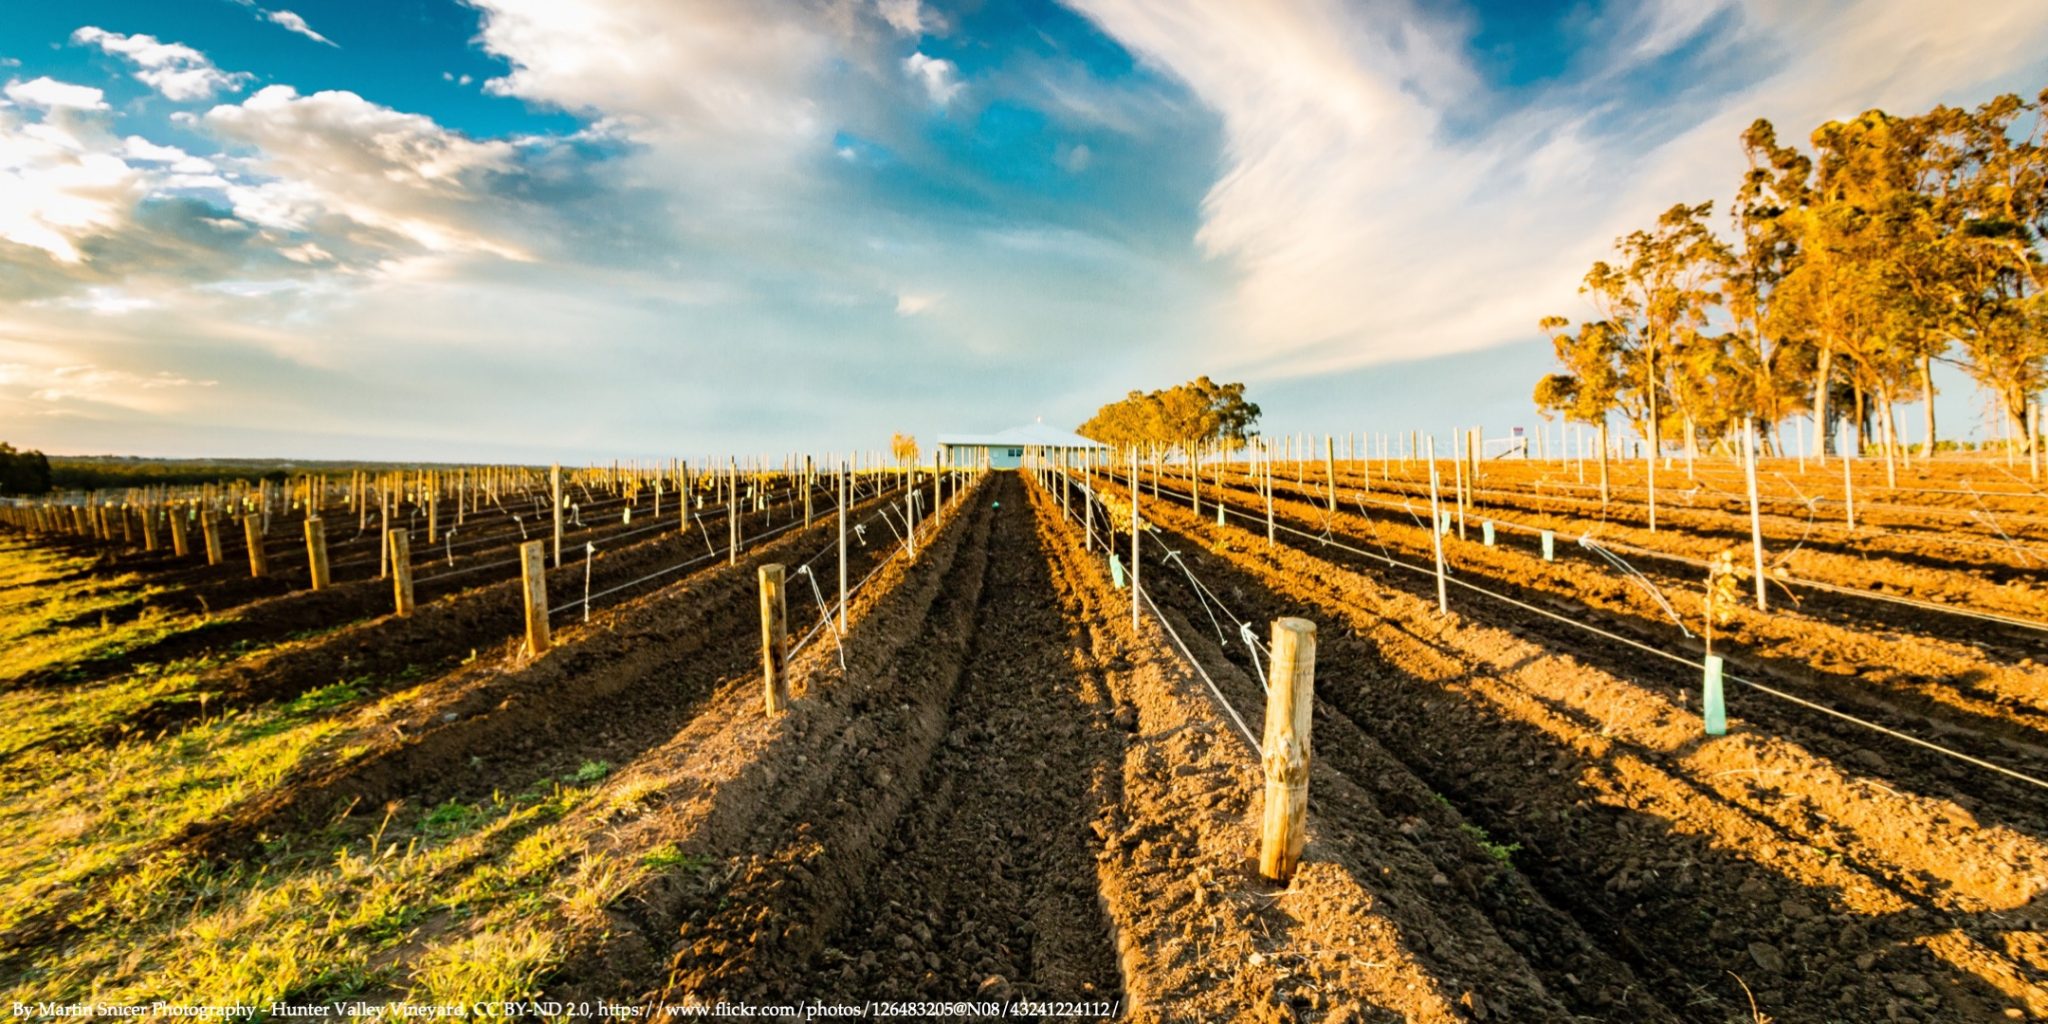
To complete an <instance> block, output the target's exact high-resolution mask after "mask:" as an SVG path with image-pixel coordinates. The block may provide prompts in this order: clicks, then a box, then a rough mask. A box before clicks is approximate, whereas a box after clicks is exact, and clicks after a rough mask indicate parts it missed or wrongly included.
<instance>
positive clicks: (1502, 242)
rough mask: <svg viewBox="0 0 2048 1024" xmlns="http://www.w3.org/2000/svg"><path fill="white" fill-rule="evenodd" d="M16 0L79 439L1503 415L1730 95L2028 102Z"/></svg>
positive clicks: (1679, 180)
mask: <svg viewBox="0 0 2048 1024" xmlns="http://www.w3.org/2000/svg"><path fill="white" fill-rule="evenodd" d="M14 7H15V9H13V10H10V12H9V15H8V17H7V19H6V20H5V21H4V22H0V61H4V62H5V63H4V66H0V438H5V439H7V440H10V441H13V442H15V443H18V444H28V445H32V446H39V447H43V448H45V449H47V450H50V451H58V452H99V451H121V452H134V453H141V454H164V455H198V454H221V455H228V454H234V455H297V456H307V457H321V456H332V457H388V458H447V459H462V458H474V459H526V460H542V461H544V460H548V459H554V458H564V459H578V458H609V457H613V456H622V457H634V456H648V457H654V456H667V455H672V454H693V453H707V452H719V451H732V450H741V451H781V450H787V449H791V448H802V449H805V450H813V451H823V450H826V449H839V450H844V449H846V448H850V447H861V448H875V447H880V446H881V445H882V444H883V443H884V442H885V440H886V438H887V436H888V435H889V433H890V432H892V431H896V430H907V431H912V432H915V433H918V434H920V435H930V434H933V433H937V432H940V431H970V430H984V429H996V428H1001V427H1005V426H1010V425H1014V424H1016V423H1018V422H1024V421H1028V420H1030V419H1032V418H1034V417H1042V418H1044V419H1045V420H1046V421H1047V422H1049V423H1055V424H1059V425H1063V426H1071V425H1073V424H1075V423H1078V422H1079V421H1080V420H1082V419H1084V418H1085V417H1086V416H1087V415H1088V414H1089V413H1090V412H1091V411H1092V410H1093V409H1094V408H1095V406H1097V405H1099V404H1100V403H1102V402H1104V401H1107V400H1110V399H1113V398H1115V397H1116V396H1118V395H1120V394H1122V393H1123V392H1124V391H1125V390H1127V389H1130V388H1134V387H1147V388H1149V387H1159V386H1164V385H1168V384H1172V383H1175V382H1177V381H1180V380H1184V379H1187V378H1189V377H1192V376H1194V375H1196V374H1201V373H1209V374H1212V375H1215V376H1219V377H1225V378H1233V379H1243V380H1246V381H1248V382H1249V383H1250V385H1251V393H1252V397H1253V398H1254V399H1255V400H1259V401H1261V402H1262V404H1264V405H1265V407H1266V409H1267V411H1268V421H1269V424H1270V425H1271V426H1272V427H1273V428H1275V429H1280V430H1285V429H1293V428H1299V429H1307V430H1338V431H1352V430H1355V431H1396V430H1406V429H1410V428H1414V427H1421V428H1425V429H1426V428H1429V427H1432V426H1434V427H1437V428H1439V429H1448V428H1450V427H1452V426H1454V425H1458V424H1463V423H1483V424H1486V425H1488V426H1489V427H1490V428H1491V427H1496V426H1498V427H1499V428H1500V429H1501V430H1502V431H1504V430H1505V428H1506V427H1507V426H1509V425H1513V424H1530V423H1533V422H1534V414H1533V410H1532V409H1531V407H1530V405H1529V401H1528V394H1529V390H1530V388H1531V386H1532V385H1533V383H1534V381H1535V379H1536V377H1538V376H1539V375H1541V374H1542V373H1544V372H1546V371H1547V370H1548V369H1549V367H1548V362H1549V357H1548V352H1547V348H1546V346H1545V345H1544V344H1543V343H1542V342H1541V341H1539V340H1538V339H1537V338H1536V332H1535V330H1534V324H1535V321H1536V319H1537V318H1538V317H1540V316H1542V315H1544V314H1546V313H1551V312H1557V313H1563V314H1565V315H1574V316H1576V315H1582V314H1584V313H1585V312H1586V311H1585V309H1584V308H1583V307H1582V306H1581V304H1580V302H1579V300H1578V299H1577V296H1576V283H1577V280H1578V278H1579V276H1580V275H1582V274H1583V273H1584V270H1585V267H1586V266H1587V265H1588V264H1589V263H1590V262H1591V261H1592V260H1594V259H1597V258H1599V257H1600V256H1601V255H1602V254H1603V252H1604V251H1605V249H1606V247H1607V246H1608V245H1609V244H1610V243H1611V242H1612V240H1613V239H1614V238H1615V237H1616V236H1617V235H1619V234H1622V233H1624V232H1626V231H1627V230H1630V229H1632V228H1634V227H1636V226H1639V225H1641V224H1644V223H1647V222H1649V221H1650V220H1651V219H1652V218H1654V216H1655V214H1656V213H1657V212H1658V211H1659V210H1661V209H1663V208H1664V207H1665V206H1668V205H1670V203H1672V202H1674V201H1677V200H1680V199H1685V200H1691V201H1697V200H1700V199H1706V198H1716V199H1720V200H1722V201H1723V202H1725V200H1726V197H1727V195H1728V194H1729V193H1730V192H1731V191H1732V189H1733V185H1734V182H1735V176H1736V172H1737V168H1738V164H1739V159H1740V157H1739V153H1738V152H1737V150H1736V146H1735V138H1736V134H1737V133H1738V132H1739V131H1740V129H1741V127H1742V126H1744V125H1746V124H1747V123H1748V122H1749V121H1750V120H1751V119H1753V118H1755V117H1758V116H1767V117H1771V118H1772V119H1773V120H1774V121H1776V122H1777V123H1778V124H1779V126H1780V128H1781V131H1782V132H1783V133H1784V134H1785V135H1787V136H1789V137H1800V136H1803V135H1804V134H1805V132H1806V131H1808V130H1809V129H1810V128H1811V127H1812V126H1813V125H1814V124H1816V123H1818V122H1819V121H1821V120H1824V119H1827V118H1833V117H1843V116H1850V115H1853V114H1855V113H1857V112H1860V111H1861V110H1863V109H1866V108H1868V107H1872V106H1882V107H1886V108H1888V109H1894V110H1900V111H1918V110H1921V109H1925V108H1926V107H1928V106H1931V105H1932V104H1934V103H1936V102H1951V103H1970V102H1977V101H1981V100H1982V99H1984V98H1986V97H1988V96H1989V95H1991V94H1993V93H1995V92H1997V91H2003V90H2022V91H2025V92H2028V93H2029V94H2031V93H2032V92H2033V91H2035V90H2037V89H2038V88H2039V87H2040V86H2041V85H2042V84H2044V83H2048V59H2044V58H2043V57H2042V56H2041V55H2043V54H2048V8H2041V7H2039V6H2037V5H2024V4H2009V5H1987V6H1985V7H1983V8H1981V9H1978V10H1975V11H1973V12H1972V14H1971V16H1969V17H1958V16H1956V15H1954V14H1953V13H1949V12H1944V11H1942V10H1938V9H1936V7H1935V6H1934V5H1926V4H1919V3H1903V2H1901V3H1863V4H1854V5H1851V4H1841V3H1824V2H1815V3H1765V2H1761V0H1751V2H1743V0H1723V2H1678V0H1645V2H1616V3H1606V4H1601V3H1589V2H1573V3H1548V2H1542V3H1499V4H1483V5H1472V6H1457V5H1450V4H1441V3H1420V2H1416V3H1399V2H1390V3H1341V4H1340V3H1320V2H1313V0H1300V2H1284V0H1176V2H1165V0H1159V2H1141V0H1071V2H1069V3H1052V2H1041V3H988V2H962V3H945V2H924V0H792V2H780V0H471V2H468V3H455V2H444V0H382V2H370V0H358V2H341V0H331V2H330V0H247V2H238V0H179V2H174V3H142V2H91V0H87V2H77V3H70V4H64V5H34V6H30V5H14ZM1981 407H1982V402H1981V401H1980V400H1979V399H1978V398H1977V397H1976V396H1975V395H1974V394H1973V393H1972V392H1971V390H1970V389H1969V388H1968V386H1967V385H1966V383H1965V382H1963V381H1962V380H1961V379H1960V377H1958V376H1955V375H1950V378H1949V380H1947V381H1946V382H1945V384H1944V395H1943V398H1942V400H1941V412H1942V416H1943V419H1944V420H1945V426H1944V430H1945V432H1961V431H1963V430H1965V429H1967V428H1969V427H1971V426H1973V425H1974V424H1975V423H1976V422H1978V421H1980V420H1981V419H1982V417H1981V415H1980V413H1981ZM1906 422H1909V423H1915V424H1917V422H1918V420H1917V417H1912V416H1909V417H1908V418H1907V420H1906Z"/></svg>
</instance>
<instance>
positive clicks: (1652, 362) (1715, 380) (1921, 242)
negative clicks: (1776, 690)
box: [1534, 91, 2048, 450]
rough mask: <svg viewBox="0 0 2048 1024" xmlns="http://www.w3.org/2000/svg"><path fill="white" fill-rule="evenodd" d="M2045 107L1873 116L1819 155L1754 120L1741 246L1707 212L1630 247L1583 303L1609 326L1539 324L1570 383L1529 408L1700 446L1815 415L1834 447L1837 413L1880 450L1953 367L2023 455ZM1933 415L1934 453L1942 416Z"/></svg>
mask: <svg viewBox="0 0 2048 1024" xmlns="http://www.w3.org/2000/svg"><path fill="white" fill-rule="evenodd" d="M2044 108H2048V91H2043V92H2042V93H2041V94H2040V95H2039V96H2037V97H2036V98H2035V99H2034V100H2033V101H2031V102H2029V101H2027V100H2024V99H2022V98H2021V97H2019V96H2017V95H2004V96H1999V97H1997V98H1995V99H1993V100H1991V101H1990V102H1988V103H1985V104H1983V105H1982V106H1979V107H1977V108H1975V109H1973V110H1970V109H1961V108H1954V107H1947V106H1941V107H1936V108H1935V109H1933V110H1931V111H1928V112H1927V113H1925V114H1921V115H1918V116H1913V117H1900V116H1895V115H1892V114H1888V113H1886V112H1884V111H1882V110H1871V111H1868V112H1865V113H1864V114H1862V115H1860V116H1858V117H1855V118H1852V119H1849V120H1846V121H1830V122H1828V123H1826V124H1823V125H1820V126H1819V127H1817V128H1815V129H1814V131H1813V132H1812V134H1811V136H1810V138H1809V145H1810V149H1809V151H1808V152H1801V151H1800V149H1799V148H1798V147H1797V146H1796V145H1789V144H1781V143H1780V142H1779V139H1778V135H1777V131H1776V129H1775V128H1774V127H1773V126H1772V125H1771V123H1770V122H1769V121H1764V120H1758V121H1756V122H1755V123H1753V124H1751V125H1750V126H1749V128H1748V129H1747V130H1745V131H1744V132H1743V133H1742V136H1741V139H1740V143H1741V146H1742V151H1743V154H1744V156H1745V157H1746V158H1747V159H1746V163H1747V167H1746V168H1745V170H1744V172H1743V175H1742V178H1741V180H1740V181H1739V182H1738V183H1737V189H1736V192H1735V198H1734V202H1733V203H1732V204H1731V206H1730V209H1729V214H1728V216H1729V220H1730V226H1731V227H1732V229H1733V230H1732V231H1731V233H1730V236H1729V239H1728V240H1727V241H1723V240H1722V239H1721V238H1720V237H1718V236H1717V235H1716V234H1715V233H1714V231H1713V229H1712V227H1711V226H1710V224H1709V217H1710V215H1711V214H1712V210H1713V205H1712V203H1710V202H1708V203H1699V204H1696V205H1689V204H1684V203H1681V204H1679V205H1677V206H1673V207H1671V208H1670V209H1669V210H1667V211H1666V212H1665V213H1664V214H1663V215H1662V216H1660V217H1659V218H1658V221H1657V223H1656V225H1655V227H1653V228H1651V229H1649V230H1645V231H1636V232H1633V233H1631V234H1629V235H1627V236H1625V237H1623V238H1621V239H1618V240H1617V241H1616V249H1617V253H1618V258H1617V259H1614V260H1611V261H1610V260H1602V261H1599V262H1596V263H1595V264H1593V267H1592V269H1591V270H1590V271H1588V272H1587V274H1586V277H1585V283H1584V286H1583V287H1582V288H1581V289H1580V293H1581V294H1582V295H1585V296H1587V297H1588V298H1589V299H1590V300H1591V304H1592V306H1593V307H1594V309H1595V310H1596V311H1597V316H1596V317H1595V318H1594V319H1592V320H1589V321H1588V322H1586V323H1582V324H1581V325H1580V326H1579V327H1578V329H1577V330H1576V331H1566V330H1564V328H1567V327H1568V326H1569V324H1568V322H1567V321H1566V320H1565V319H1564V318H1562V317H1546V318H1544V319H1543V321H1542V328H1543V330H1544V333H1545V334H1546V335H1548V336H1550V338H1551V341H1552V345H1553V347H1554V348H1555V349H1556V352H1557V357H1558V362H1559V364H1560V372H1558V373H1554V374H1551V375H1549V376H1547V377H1545V378H1544V379H1543V380H1542V381H1540V382H1539V383H1538V384H1537V387H1536V390H1535V394H1534V398H1535V401H1536V405H1537V407H1538V408H1539V409H1541V410H1542V411H1543V412H1545V413H1546V414H1550V413H1562V414H1564V415H1565V416H1567V417H1568V418H1570V419H1574V420H1579V421H1582V422H1587V423H1597V422H1602V421H1604V420H1605V419H1606V417H1607V416H1608V415H1609V414H1610V413H1612V412H1620V413H1621V414H1622V415H1623V417H1624V418H1625V419H1627V420H1628V421H1629V422H1630V423H1631V424H1633V425H1634V426H1635V428H1636V430H1637V432H1638V433H1639V434H1640V435H1641V436H1643V437H1644V438H1645V439H1647V440H1650V441H1652V442H1653V443H1655V442H1656V441H1657V440H1658V439H1659V438H1661V437H1677V438H1679V439H1680V440H1681V441H1682V443H1683V444H1685V445H1686V446H1688V447H1690V446H1692V445H1694V444H1695V443H1697V442H1698V441H1700V440H1702V439H1713V438H1716V437H1726V436H1728V435H1729V434H1730V433H1732V431H1734V430H1735V429H1738V428H1739V426H1740V425H1741V423H1742V422H1743V421H1744V420H1745V419H1748V418H1751V417H1753V418H1755V419H1756V420H1757V422H1758V424H1759V426H1760V427H1761V428H1763V429H1764V431H1765V432H1766V436H1767V437H1768V435H1769V432H1770V430H1771V428H1772V427H1773V426H1774V425H1779V424H1783V423H1784V422H1785V421H1787V420H1789V419H1790V418H1791V417H1793V416H1796V415H1801V414H1810V415H1811V416H1812V417H1813V420H1814V424H1815V431H1816V437H1815V441H1816V445H1817V446H1818V447H1820V448H1821V449H1822V450H1828V449H1829V448H1831V447H1832V439H1833V430H1832V424H1833V423H1834V422H1836V421H1837V420H1839V419H1845V418H1846V419H1848V420H1849V422H1850V423H1852V424H1853V425H1854V426H1855V428H1856V430H1857V435H1858V437H1859V438H1866V437H1869V436H1871V435H1873V434H1874V435H1875V437H1876V440H1878V441H1879V442H1881V443H1884V444H1885V445H1886V446H1887V450H1890V449H1893V448H1896V447H1898V444H1899V431H1898V430H1897V428H1896V426H1895V425H1894V423H1893V421H1892V405H1893V404H1894V403H1896V402H1900V401H1916V400H1922V399H1926V398H1928V397H1930V394H1931V391H1932V388H1933V375H1932V370H1931V365H1932V363H1933V362H1934V361H1935V360H1937V359H1941V360H1947V361H1952V362H1955V363H1956V364H1957V365H1959V366H1961V367H1962V368H1963V370H1964V371H1965V372H1967V373H1968V374H1969V375H1970V377H1971V378H1972V379H1973V380H1974V381H1975V382H1976V383H1977V384H1978V385H1979V386H1980V387H1982V388H1983V389H1984V390H1985V391H1986V392H1987V393H1989V394H1990V395H1991V396H1992V398H1993V400H1994V402H1995V403H1996V408H1997V409H1998V411H1999V412H2001V413H2002V414H2003V417H2004V419H2005V421H2006V424H2007V430H2008V433H2009V434H2010V435H2012V436H2014V437H2016V438H2019V439H2021V441H2020V443H2022V444H2024V443H2026V441H2025V439H2026V438H2027V437H2028V436H2030V435H2031V434H2032V433H2033V431H2032V430H2030V429H2028V428H2029V424H2028V423H2027V422H2026V419H2025V417H2026V410H2027V408H2028V406H2029V404H2030V403H2031V402H2032V401H2033V400H2034V398H2035V396H2037V395H2039V394H2040V392H2041V391H2042V390H2043V388H2044V387H2048V259H2044V252H2043V240H2044V236H2048V146H2044V145H2043V138H2042V134H2043V127H2044ZM1951 353H1954V354H1953V355H1951ZM1926 415H1927V417H1928V419H1927V424H1926V434H1927V440H1928V442H1929V444H1930V447H1931V446H1932V442H1933V440H1934V438H1933V435H1934V420H1933V407H1932V404H1931V403H1929V405H1928V408H1927V410H1926Z"/></svg>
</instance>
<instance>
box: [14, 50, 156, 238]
mask: <svg viewBox="0 0 2048 1024" xmlns="http://www.w3.org/2000/svg"><path fill="white" fill-rule="evenodd" d="M44 81H47V79H38V80H37V82H44ZM37 82H29V83H23V88H17V87H16V86H15V85H9V86H8V89H7V93H8V95H9V96H10V97H14V98H16V99H17V100H18V101H20V102H23V103H24V104H29V103H31V102H33V105H35V106H38V107H42V108H44V109H45V110H47V111H50V112H51V114H50V115H49V116H46V117H44V118H43V119H42V120H40V121H24V120H21V119H20V118H18V117H17V116H16V115H15V113H14V112H13V111H9V110H5V109H0V239H4V240H6V241H9V242H13V243H15V244H17V245H22V246H27V247H29V248H31V249H39V250H42V251H43V252H45V253H47V254H49V256H50V257H51V258H53V259H55V260H57V261H59V262H61V263H68V264H76V263H78V262H80V261H81V260H82V259H83V258H84V255H83V253H81V252H80V250H79V248H78V245H77V243H78V241H79V240H80V239H82V238H84V237H85V236H87V235H90V234H92V233H94V232H97V231H102V230H106V229H110V228H112V227H114V226H116V225H119V224H121V223H123V222H124V221H125V220H126V218H127V211H128V210H129V208H130V207H131V206H132V205H133V204H134V202H135V201H136V199H137V198H139V196H140V195H141V192H142V176H141V175H140V174H138V173H137V172H136V171H135V170H134V169H133V168H131V167H129V165H128V164H127V162H126V161H124V160H122V159H121V158H120V157H119V156H118V155H116V154H115V153H114V152H112V150H113V148H114V143H113V141H112V140H111V139H110V138H108V137H106V136H105V135H104V134H103V133H99V132H96V131H95V130H93V129H91V128H89V127H85V126H80V125H73V124H67V123H65V121H64V119H62V118H61V117H58V116H56V115H58V114H61V113H62V112H64V111H68V110H77V109H91V108H90V107H89V106H85V105H83V104H84V98H83V97H77V96H70V97H66V96H64V95H62V94H61V92H60V91H59V90H53V89H51V88H49V87H48V86H38V85H37ZM53 84H58V85H61V83H53ZM63 88H77V87H75V86H69V87H63ZM87 91H89V92H93V93H95V94H97V92H98V90H87ZM53 92H56V93H59V95H58V96H57V98H58V99H64V100H67V102H52V98H51V96H50V94H51V93H53ZM24 93H32V94H34V95H35V96H37V97H38V99H36V100H34V101H31V100H29V99H27V98H25V97H24V96H23V95H22V94H24Z"/></svg>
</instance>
